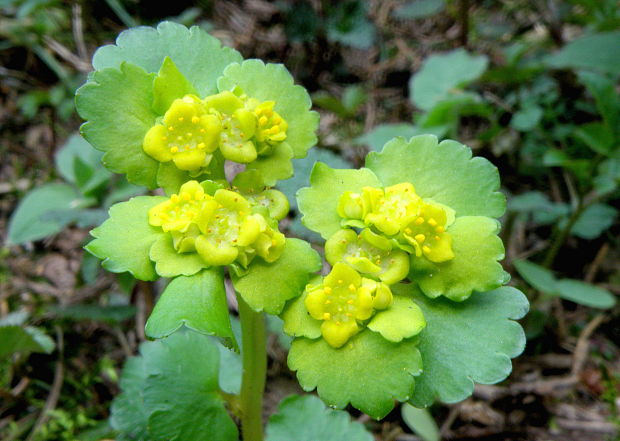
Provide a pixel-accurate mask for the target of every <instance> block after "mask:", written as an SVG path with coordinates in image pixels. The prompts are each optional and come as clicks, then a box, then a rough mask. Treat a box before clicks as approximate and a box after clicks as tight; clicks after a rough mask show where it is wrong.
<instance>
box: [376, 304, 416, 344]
mask: <svg viewBox="0 0 620 441" xmlns="http://www.w3.org/2000/svg"><path fill="white" fill-rule="evenodd" d="M425 326H426V321H425V320H424V315H423V314H422V310H421V309H420V307H419V306H418V305H416V304H415V303H414V302H413V300H411V299H410V298H407V297H400V296H394V301H393V303H392V305H391V306H390V307H389V308H387V309H385V310H383V311H378V312H377V313H376V314H375V316H374V317H373V318H372V319H371V320H370V322H368V329H370V330H372V331H375V332H378V333H379V334H381V335H382V336H383V338H385V339H387V340H389V341H393V342H395V343H398V342H400V341H401V340H402V339H403V338H409V337H413V336H414V335H418V334H419V333H420V331H421V330H422V329H424V327H425Z"/></svg>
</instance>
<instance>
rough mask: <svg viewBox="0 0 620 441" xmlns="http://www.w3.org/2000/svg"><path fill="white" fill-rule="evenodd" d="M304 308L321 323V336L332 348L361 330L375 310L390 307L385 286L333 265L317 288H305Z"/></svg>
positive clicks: (337, 264) (347, 268)
mask: <svg viewBox="0 0 620 441" xmlns="http://www.w3.org/2000/svg"><path fill="white" fill-rule="evenodd" d="M306 293H307V294H306V298H305V301H304V304H305V306H306V309H307V310H308V312H309V313H310V315H311V316H312V317H313V318H314V319H316V320H322V321H323V323H321V334H322V335H323V338H324V339H325V341H327V343H329V344H330V345H331V346H333V347H335V348H339V347H341V346H342V345H344V344H345V343H346V342H347V341H348V340H349V339H350V338H351V337H353V336H354V335H355V334H357V333H358V332H359V331H361V330H362V327H361V324H362V322H363V321H364V320H367V319H369V318H370V317H371V316H372V315H373V313H374V311H375V310H376V309H385V308H387V307H388V306H390V304H391V303H392V292H391V291H390V289H389V288H388V286H387V285H385V284H383V283H378V282H376V281H374V280H372V279H368V278H365V277H362V276H360V274H359V273H358V272H357V271H355V270H354V269H353V268H351V267H350V266H348V265H345V264H344V263H336V264H335V265H334V267H333V269H332V271H331V272H330V273H329V274H328V275H327V276H326V277H324V278H323V280H322V283H321V284H319V285H308V286H307V287H306Z"/></svg>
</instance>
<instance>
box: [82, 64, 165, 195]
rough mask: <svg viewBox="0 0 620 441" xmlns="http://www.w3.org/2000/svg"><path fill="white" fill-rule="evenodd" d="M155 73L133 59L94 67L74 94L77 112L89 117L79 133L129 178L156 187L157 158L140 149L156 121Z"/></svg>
mask: <svg viewBox="0 0 620 441" xmlns="http://www.w3.org/2000/svg"><path fill="white" fill-rule="evenodd" d="M154 78H155V75H154V74H149V73H147V72H145V71H144V70H143V69H142V68H140V67H138V66H134V65H133V64H128V63H122V64H120V67H119V69H104V70H101V71H96V72H94V73H93V74H92V76H91V77H90V80H89V82H87V83H86V84H85V85H83V86H82V87H80V88H79V89H78V90H77V92H76V95H75V103H76V107H77V111H78V113H79V114H80V116H81V117H82V118H84V119H85V120H86V122H85V123H84V124H82V127H81V129H80V130H81V132H82V135H83V136H84V138H86V140H87V141H88V142H89V143H91V144H92V145H93V147H95V148H96V149H98V150H101V151H103V152H105V155H104V156H103V164H104V165H105V166H106V167H107V168H108V169H110V170H112V171H113V172H117V173H126V174H127V180H128V181H129V182H132V183H134V184H138V185H144V186H146V187H149V188H155V187H157V182H156V176H157V169H158V167H159V162H157V161H156V160H154V159H153V158H151V157H150V156H148V155H147V154H146V153H145V152H144V150H143V149H142V143H143V141H144V135H145V134H146V132H147V131H148V130H149V129H150V128H151V126H153V125H154V124H155V119H156V118H157V114H156V113H155V112H154V111H153V110H152V108H151V105H152V102H153V79H154Z"/></svg>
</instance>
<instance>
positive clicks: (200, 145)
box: [198, 142, 206, 150]
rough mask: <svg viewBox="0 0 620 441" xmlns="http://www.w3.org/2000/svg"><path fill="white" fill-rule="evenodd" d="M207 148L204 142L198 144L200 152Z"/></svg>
mask: <svg viewBox="0 0 620 441" xmlns="http://www.w3.org/2000/svg"><path fill="white" fill-rule="evenodd" d="M205 147H206V146H205V143H204V142H201V143H200V144H198V148H199V149H200V150H202V149H204V148H205Z"/></svg>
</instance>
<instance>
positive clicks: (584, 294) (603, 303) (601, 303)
mask: <svg viewBox="0 0 620 441" xmlns="http://www.w3.org/2000/svg"><path fill="white" fill-rule="evenodd" d="M556 290H557V293H558V295H559V296H560V297H562V298H563V299H566V300H570V301H572V302H575V303H579V304H580V305H585V306H590V307H592V308H601V309H608V308H611V307H613V306H614V305H615V304H616V298H615V297H614V295H613V294H612V293H610V292H609V291H607V290H606V289H603V288H599V287H597V286H594V285H591V284H589V283H585V282H582V281H581V280H572V279H561V280H558V281H557V283H556Z"/></svg>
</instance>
